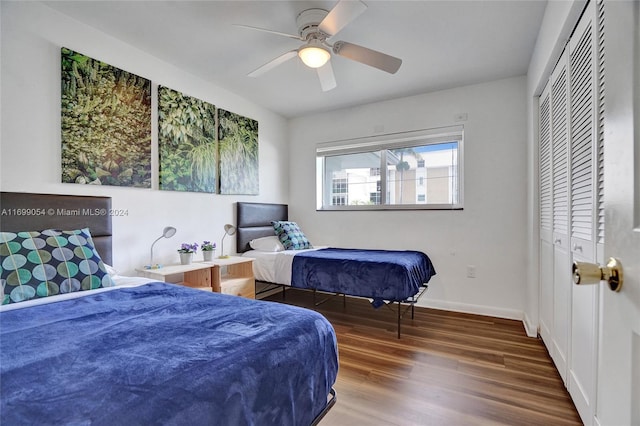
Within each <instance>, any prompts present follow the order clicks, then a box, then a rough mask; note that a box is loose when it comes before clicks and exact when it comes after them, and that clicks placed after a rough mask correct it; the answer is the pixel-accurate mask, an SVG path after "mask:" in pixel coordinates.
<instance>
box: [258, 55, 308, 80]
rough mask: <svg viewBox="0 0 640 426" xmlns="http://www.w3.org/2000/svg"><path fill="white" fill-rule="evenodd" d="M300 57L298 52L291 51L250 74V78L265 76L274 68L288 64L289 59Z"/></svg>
mask: <svg viewBox="0 0 640 426" xmlns="http://www.w3.org/2000/svg"><path fill="white" fill-rule="evenodd" d="M297 55H298V51H297V50H291V51H289V52H287V53H284V54H282V55H280V56H278V57H277V58H275V59H273V60H272V61H270V62H267V63H266V64H264V65H263V66H261V67H260V68H258V69H256V70H254V71H251V72H250V73H249V77H258V76H260V75H262V74H264V73H265V72H267V71H269V70H271V69H272V68H275V67H277V66H278V65H280V64H282V63H284V62H287V61H288V60H289V59H291V58H294V57H296V56H297Z"/></svg>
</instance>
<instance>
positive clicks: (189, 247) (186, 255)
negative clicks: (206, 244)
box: [178, 243, 198, 265]
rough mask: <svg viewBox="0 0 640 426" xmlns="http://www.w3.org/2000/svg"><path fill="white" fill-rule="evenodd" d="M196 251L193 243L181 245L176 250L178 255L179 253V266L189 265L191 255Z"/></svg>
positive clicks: (195, 245) (196, 248) (196, 247)
mask: <svg viewBox="0 0 640 426" xmlns="http://www.w3.org/2000/svg"><path fill="white" fill-rule="evenodd" d="M196 251H198V244H197V243H193V244H189V243H182V245H181V246H180V248H179V249H178V253H180V264H182V265H190V264H191V261H192V260H193V253H195V252H196Z"/></svg>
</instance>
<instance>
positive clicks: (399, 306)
mask: <svg viewBox="0 0 640 426" xmlns="http://www.w3.org/2000/svg"><path fill="white" fill-rule="evenodd" d="M401 310H402V305H401V304H400V302H398V339H399V338H400V326H401V324H402V321H401V320H402V314H401V312H400V311H401Z"/></svg>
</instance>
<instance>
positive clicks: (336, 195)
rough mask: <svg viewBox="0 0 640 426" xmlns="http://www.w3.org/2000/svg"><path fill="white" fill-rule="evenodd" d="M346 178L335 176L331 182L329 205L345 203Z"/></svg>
mask: <svg viewBox="0 0 640 426" xmlns="http://www.w3.org/2000/svg"><path fill="white" fill-rule="evenodd" d="M347 193H348V191H347V179H344V178H335V179H333V182H332V184H331V205H332V206H346V205H347Z"/></svg>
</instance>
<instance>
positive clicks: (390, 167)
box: [324, 141, 459, 206]
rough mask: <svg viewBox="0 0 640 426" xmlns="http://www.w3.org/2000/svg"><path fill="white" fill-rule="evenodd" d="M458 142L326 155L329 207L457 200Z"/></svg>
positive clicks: (454, 202) (413, 203) (424, 203)
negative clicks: (329, 189) (329, 191)
mask: <svg viewBox="0 0 640 426" xmlns="http://www.w3.org/2000/svg"><path fill="white" fill-rule="evenodd" d="M458 145H459V144H458V142H457V141H454V142H445V143H435V144H427V145H422V146H412V147H407V148H393V149H383V150H379V151H371V152H358V153H354V154H340V155H329V156H326V157H324V179H325V181H328V180H329V179H330V181H331V194H330V198H329V200H330V204H329V205H330V206H355V205H380V204H387V205H421V204H422V205H427V204H435V205H455V204H458V203H459V186H458V182H459V179H458V152H459V146H458Z"/></svg>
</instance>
